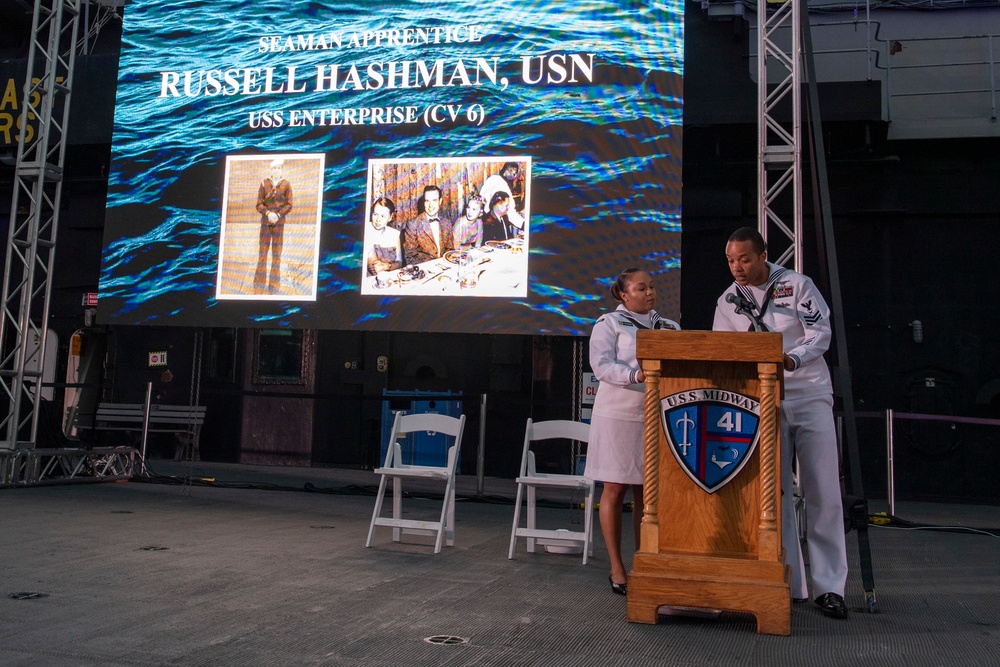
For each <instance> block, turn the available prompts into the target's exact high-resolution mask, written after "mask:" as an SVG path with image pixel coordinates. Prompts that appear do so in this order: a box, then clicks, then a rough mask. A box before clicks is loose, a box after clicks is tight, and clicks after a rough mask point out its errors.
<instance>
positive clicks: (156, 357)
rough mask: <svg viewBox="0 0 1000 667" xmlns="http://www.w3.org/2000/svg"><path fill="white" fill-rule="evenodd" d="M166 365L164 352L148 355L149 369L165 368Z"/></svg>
mask: <svg viewBox="0 0 1000 667" xmlns="http://www.w3.org/2000/svg"><path fill="white" fill-rule="evenodd" d="M166 365H167V353H166V352H150V353H149V366H150V368H152V367H154V366H166Z"/></svg>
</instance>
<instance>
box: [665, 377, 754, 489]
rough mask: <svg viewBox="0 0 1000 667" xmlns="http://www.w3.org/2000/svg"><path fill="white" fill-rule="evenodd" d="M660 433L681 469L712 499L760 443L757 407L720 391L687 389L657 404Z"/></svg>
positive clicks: (750, 401)
mask: <svg viewBox="0 0 1000 667" xmlns="http://www.w3.org/2000/svg"><path fill="white" fill-rule="evenodd" d="M660 414H661V418H662V420H663V432H664V433H665V434H666V437H667V444H668V445H669V446H670V451H671V452H672V453H673V455H674V458H675V459H676V460H677V463H678V464H679V465H680V467H681V469H682V470H683V471H684V472H685V473H686V474H687V476H688V477H690V478H691V481H693V482H694V483H695V484H697V485H698V486H700V487H701V488H702V489H703V490H704V491H706V492H707V493H715V492H716V491H718V490H719V489H721V488H722V487H723V486H725V485H726V484H728V483H729V482H730V481H732V480H733V479H734V478H735V477H736V475H737V474H739V472H740V471H741V470H742V469H743V466H745V465H746V463H747V461H749V460H750V456H751V454H753V451H754V449H755V448H756V447H757V441H758V440H759V439H760V433H759V429H758V425H759V423H760V402H759V401H758V400H757V399H755V398H752V397H750V396H744V395H743V394H738V393H736V392H732V391H726V390H724V389H689V390H687V391H682V392H679V393H676V394H671V395H670V396H667V397H665V398H663V399H662V400H661V401H660Z"/></svg>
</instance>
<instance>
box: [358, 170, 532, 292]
mask: <svg viewBox="0 0 1000 667" xmlns="http://www.w3.org/2000/svg"><path fill="white" fill-rule="evenodd" d="M530 184H531V159H530V158H528V157H506V158H502V159H499V158H498V159H489V158H487V159H484V158H474V159H467V158H439V159H431V160H371V161H370V162H369V165H368V195H369V197H368V205H367V207H366V223H365V232H364V261H363V262H362V280H361V293H362V294H363V295H364V294H371V295H379V296H383V295H425V296H494V297H518V296H520V297H523V296H526V295H527V288H528V286H527V278H528V254H529V253H528V202H529V201H530Z"/></svg>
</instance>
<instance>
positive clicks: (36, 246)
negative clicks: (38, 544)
mask: <svg viewBox="0 0 1000 667" xmlns="http://www.w3.org/2000/svg"><path fill="white" fill-rule="evenodd" d="M80 4H81V0H35V6H34V16H33V19H32V24H31V43H30V46H29V50H28V61H27V70H26V72H25V83H24V98H23V102H22V109H23V115H22V117H23V118H24V119H25V121H24V122H23V123H22V124H21V127H20V133H19V135H18V143H17V160H16V163H15V167H14V168H15V173H14V192H13V195H12V199H11V205H10V229H9V235H8V239H7V259H6V266H5V270H4V282H3V305H2V311H0V420H2V421H0V457H2V458H3V459H4V461H0V484H4V483H7V482H9V481H10V478H11V476H12V475H13V473H12V469H13V468H16V467H17V466H16V465H15V464H13V463H11V461H12V460H16V459H17V458H18V452H21V453H23V452H26V451H30V450H33V449H34V448H35V440H36V435H37V432H38V414H39V412H38V407H39V405H38V402H39V400H40V397H41V383H42V369H43V368H44V356H45V343H44V341H45V335H46V332H47V330H48V317H49V296H50V293H51V290H52V272H53V268H54V264H55V250H56V231H57V229H58V221H59V202H60V198H61V194H62V176H63V164H64V159H65V153H66V134H67V123H68V120H69V106H70V93H71V87H72V81H73V66H74V62H75V57H76V50H77V49H76V46H77V31H78V28H77V26H78V23H79V21H78V19H79V17H80Z"/></svg>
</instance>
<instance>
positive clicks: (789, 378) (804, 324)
mask: <svg viewBox="0 0 1000 667" xmlns="http://www.w3.org/2000/svg"><path fill="white" fill-rule="evenodd" d="M767 266H768V269H769V270H770V272H769V274H768V279H767V282H766V283H764V285H762V286H759V288H751V287H741V286H740V285H737V284H736V283H735V282H734V283H733V284H732V285H730V286H729V289H727V290H726V291H725V292H723V293H722V296H720V297H719V300H718V302H717V303H716V305H715V322H714V323H713V324H712V329H714V330H716V331H747V330H753V326H752V324H751V322H750V318H748V317H747V316H746V315H743V314H737V313H736V304H733V303H729V302H728V301H726V295H728V294H739V295H741V296H742V297H744V298H745V299H747V300H749V301H750V302H751V303H752V304H753V306H754V314H757V315H759V314H760V310H761V308H762V307H763V308H764V313H763V315H762V316H760V321H761V324H763V325H764V326H765V327H767V330H768V331H777V332H780V333H781V338H782V350H783V351H784V353H785V354H787V355H788V356H789V357H791V358H792V361H794V362H795V370H792V371H785V398H786V399H789V400H791V399H796V398H805V397H807V396H817V395H821V394H830V393H833V386H832V384H831V382H830V370H829V368H827V365H826V360H825V359H824V358H823V354H824V353H825V352H826V351H827V349H829V347H830V339H831V338H832V331H831V329H830V309H829V307H828V306H827V305H826V301H824V300H823V297H822V296H821V295H820V293H819V290H818V289H816V285H815V283H813V281H812V279H810V278H809V277H808V276H804V275H802V274H801V273H796V272H795V271H792V270H791V269H786V268H783V267H781V266H778V265H777V264H772V263H771V262H768V263H767ZM760 288H763V289H760ZM768 295H770V299H769V300H768V299H767V296H768ZM764 301H768V303H767V304H764V303H763V302H764Z"/></svg>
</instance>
